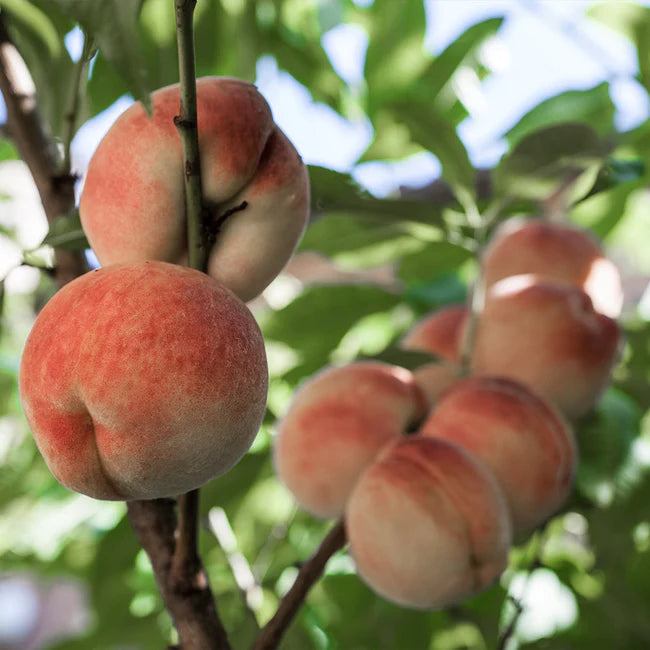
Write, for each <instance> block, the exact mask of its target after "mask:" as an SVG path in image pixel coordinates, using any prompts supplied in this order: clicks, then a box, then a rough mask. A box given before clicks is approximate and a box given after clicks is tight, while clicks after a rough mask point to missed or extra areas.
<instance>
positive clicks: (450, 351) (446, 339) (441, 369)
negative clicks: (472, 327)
mask: <svg viewBox="0 0 650 650" xmlns="http://www.w3.org/2000/svg"><path fill="white" fill-rule="evenodd" d="M466 318H467V308H466V307H465V305H448V306H445V307H440V308H439V309H436V310H435V311H433V312H431V313H430V314H427V315H426V316H424V317H423V318H421V319H420V320H419V321H418V322H417V323H415V325H413V327H411V329H409V331H408V332H406V334H405V335H404V337H403V338H402V341H401V346H402V347H403V348H405V349H407V350H420V351H422V352H430V353H432V354H435V355H437V356H439V357H440V359H441V361H439V362H432V363H425V364H424V365H422V366H420V367H419V368H416V369H415V370H414V371H413V376H414V377H415V381H416V383H417V384H418V386H420V388H422V390H423V391H424V392H425V394H426V395H427V398H428V400H429V403H431V404H433V403H434V402H435V401H436V400H437V399H438V397H439V396H440V394H441V393H442V392H443V391H444V390H445V389H446V388H447V387H448V386H450V385H451V384H453V383H454V382H455V381H457V380H458V378H459V375H460V366H459V365H458V364H459V361H460V350H461V346H462V333H463V325H464V322H465V319H466Z"/></svg>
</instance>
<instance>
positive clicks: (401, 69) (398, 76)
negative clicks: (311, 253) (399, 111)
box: [365, 0, 428, 118]
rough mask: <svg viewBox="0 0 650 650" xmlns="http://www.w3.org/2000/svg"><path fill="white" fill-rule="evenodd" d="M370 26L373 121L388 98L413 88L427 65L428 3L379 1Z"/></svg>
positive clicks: (368, 57)
mask: <svg viewBox="0 0 650 650" xmlns="http://www.w3.org/2000/svg"><path fill="white" fill-rule="evenodd" d="M366 26H367V30H368V37H369V41H368V50H367V52H366V65H365V78H366V83H367V87H368V114H369V115H370V117H371V118H372V117H373V116H374V114H375V112H376V110H377V109H378V108H380V107H381V106H382V105H383V104H384V102H385V101H386V100H387V99H390V98H395V97H397V96H399V95H400V94H401V92H400V91H402V90H403V89H405V88H409V87H411V85H412V83H413V82H415V80H416V79H417V78H418V77H419V75H420V74H421V72H422V71H423V69H424V68H425V66H426V64H427V59H428V57H427V56H426V54H425V52H424V47H423V46H424V33H425V26H426V20H425V14H424V4H423V3H422V2H419V1H418V2H395V1H394V0H375V2H374V3H373V5H372V7H371V9H370V10H369V12H368V16H367V20H366ZM396 34H399V35H400V36H399V38H396V37H395V35H396Z"/></svg>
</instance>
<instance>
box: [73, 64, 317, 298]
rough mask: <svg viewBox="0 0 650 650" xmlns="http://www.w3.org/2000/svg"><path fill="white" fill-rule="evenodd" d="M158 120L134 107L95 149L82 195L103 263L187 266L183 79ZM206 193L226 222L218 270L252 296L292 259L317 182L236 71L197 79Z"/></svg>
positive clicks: (216, 253) (211, 269)
mask: <svg viewBox="0 0 650 650" xmlns="http://www.w3.org/2000/svg"><path fill="white" fill-rule="evenodd" d="M152 104H153V119H149V118H148V116H147V114H146V112H145V110H144V108H143V107H142V105H141V104H134V105H133V106H131V107H130V108H129V109H127V110H126V111H125V112H124V113H123V114H122V115H121V116H120V117H119V118H118V120H117V121H116V122H115V124H114V125H113V126H112V127H111V129H110V130H109V131H108V133H107V134H106V136H105V137H104V139H103V140H102V141H101V143H100V144H99V147H98V148H97V151H96V152H95V154H94V155H93V157H92V159H91V161H90V165H89V167H88V172H87V174H86V180H85V184H84V188H83V192H82V195H81V202H80V206H79V212H80V215H81V222H82V224H83V228H84V231H85V232H86V235H87V236H88V240H89V242H90V245H91V246H92V248H93V250H94V251H95V253H96V255H97V257H98V259H99V261H100V262H101V263H102V264H115V263H123V262H127V263H131V262H141V261H145V260H163V261H167V262H175V263H179V264H182V263H185V261H186V259H187V238H186V233H185V230H186V225H185V222H186V220H185V204H184V189H183V175H184V169H183V159H182V148H181V141H180V137H179V135H178V132H177V130H176V127H175V125H174V116H175V115H177V114H178V111H179V106H180V99H179V86H178V84H176V85H173V86H168V87H166V88H162V89H160V90H157V91H156V92H154V93H153V94H152ZM197 114H198V131H199V148H200V152H201V174H202V184H203V199H204V203H205V206H206V208H208V209H209V213H210V217H211V218H212V219H213V220H217V219H218V218H219V217H220V216H222V215H224V213H226V212H227V211H228V210H230V209H232V208H234V207H236V206H240V205H241V204H242V203H243V202H244V201H246V202H247V206H246V207H245V208H244V209H242V210H239V211H237V212H234V213H233V214H231V215H230V216H229V217H228V218H227V219H226V220H225V221H224V222H223V224H222V226H221V228H220V229H219V232H218V235H217V239H216V242H215V244H214V245H213V246H212V248H211V250H210V255H209V261H208V273H209V274H210V275H211V276H212V277H214V278H216V279H217V280H220V281H221V282H222V283H223V284H225V285H226V286H227V287H228V288H229V289H231V290H232V291H234V292H235V293H236V294H237V295H238V296H239V297H240V298H241V299H242V300H250V299H252V298H254V297H255V296H257V295H258V294H259V293H261V292H262V290H263V289H264V288H265V287H266V286H267V285H268V284H269V283H270V282H271V280H273V278H275V276H276V275H277V274H278V273H279V272H280V271H281V270H282V268H283V267H284V265H285V264H286V263H287V261H288V259H289V257H290V256H291V254H292V253H293V250H294V248H295V247H296V245H297V243H298V240H299V239H300V236H301V234H302V232H303V230H304V228H305V224H306V220H307V215H308V204H309V181H308V177H307V173H306V170H305V166H304V165H303V163H302V160H301V159H300V156H299V155H298V153H297V152H296V150H295V149H294V147H293V145H292V144H291V143H290V142H289V140H288V139H287V138H286V136H285V135H284V134H283V133H282V131H280V129H279V128H278V127H277V126H276V125H275V124H274V122H273V117H272V115H271V110H270V109H269V106H268V104H267V103H266V101H265V100H264V98H263V97H262V96H261V95H260V94H259V92H258V91H257V89H256V88H255V86H253V85H252V84H249V83H247V82H245V81H241V80H239V79H233V78H229V77H204V78H202V79H199V80H198V81H197Z"/></svg>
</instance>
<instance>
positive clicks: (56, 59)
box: [5, 0, 86, 136]
mask: <svg viewBox="0 0 650 650" xmlns="http://www.w3.org/2000/svg"><path fill="white" fill-rule="evenodd" d="M21 4H22V3H21ZM28 4H30V5H33V7H32V9H33V10H34V11H36V12H38V15H39V16H40V17H41V18H42V20H43V21H46V22H47V25H48V27H47V32H48V34H50V35H49V36H48V37H47V39H46V40H44V39H43V37H42V34H41V33H40V32H39V31H35V30H34V29H33V25H32V24H31V23H30V22H24V21H23V20H21V19H20V16H18V15H14V14H13V13H11V11H10V9H11V8H10V7H5V9H7V14H8V15H9V20H8V21H7V29H8V31H9V34H10V36H11V39H12V41H13V43H14V44H15V45H16V48H17V49H18V51H19V52H20V54H21V56H22V57H23V59H24V60H25V63H26V64H27V67H28V68H29V72H30V74H31V76H32V78H33V80H34V84H35V86H36V96H37V100H38V107H39V113H40V115H41V116H42V117H43V119H44V121H45V123H46V125H47V127H48V130H49V131H50V132H51V133H53V134H54V135H55V136H60V135H62V133H63V132H64V124H65V115H66V112H67V111H68V110H69V107H70V102H71V89H72V86H73V82H74V75H75V70H74V68H75V65H74V63H73V61H72V59H71V58H70V55H69V54H68V52H67V50H66V49H65V47H64V44H63V39H64V36H65V34H66V33H67V31H68V30H69V29H70V28H71V26H72V23H71V22H70V21H67V20H66V19H65V17H62V16H61V15H60V13H59V12H58V10H57V9H56V7H54V6H53V5H48V4H47V3H46V2H43V1H42V0H40V1H35V2H30V3H28ZM46 8H47V11H46ZM54 35H56V43H55V41H54ZM85 107H86V103H85V102H83V101H82V102H81V106H80V110H79V117H80V119H82V120H83V119H85V118H86V112H85V111H86V108H85Z"/></svg>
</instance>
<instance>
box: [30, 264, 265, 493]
mask: <svg viewBox="0 0 650 650" xmlns="http://www.w3.org/2000/svg"><path fill="white" fill-rule="evenodd" d="M266 391H267V369H266V356H265V352H264V341H263V339H262V335H261V333H260V330H259V328H258V326H257V324H256V322H255V320H254V319H253V316H252V315H251V313H250V311H249V310H248V309H247V308H246V306H245V305H244V304H243V303H242V302H241V301H240V300H239V299H238V298H237V297H236V296H235V295H234V294H232V293H231V292H230V291H229V290H228V289H226V288H225V287H224V286H223V285H221V284H220V283H219V282H217V281H216V280H214V279H213V278H210V277H208V276H207V275H205V274H203V273H199V272H198V271H194V270H192V269H187V268H183V267H180V266H175V265H172V264H167V263H164V262H146V263H141V264H134V265H117V266H111V267H105V268H103V269H100V270H96V271H92V272H90V273H86V274H85V275H83V276H81V277H79V278H77V279H76V280H74V281H73V282H70V283H69V284H67V285H66V286H65V287H63V289H61V290H60V291H59V292H58V293H56V294H55V295H54V297H53V298H52V299H51V300H50V301H49V302H48V303H47V305H46V306H45V308H44V309H43V310H42V311H41V313H40V314H39V316H38V318H37V319H36V322H35V324H34V327H33V328H32V331H31V333H30V334H29V337H28V339H27V343H26V345H25V349H24V352H23V356H22V360H21V366H20V395H21V399H22V403H23V408H24V411H25V415H26V417H27V421H28V422H29V424H30V426H31V428H32V432H33V434H34V437H35V439H36V443H37V444H38V447H39V449H40V450H41V453H42V454H43V456H44V458H45V461H46V462H47V464H48V466H49V467H50V469H51V471H52V473H53V474H54V476H55V477H56V478H57V479H58V480H59V481H60V482H61V483H63V485H65V486H67V487H69V488H70V489H72V490H76V491H78V492H81V493H83V494H87V495H89V496H92V497H95V498H97V499H113V500H121V499H124V500H131V499H154V498H158V497H170V496H174V495H177V494H180V493H183V492H186V491H188V490H191V489H193V488H196V487H199V486H200V485H202V484H204V483H206V482H207V481H209V480H211V479H212V478H214V477H215V476H218V475H219V474H222V473H224V472H225V471H227V470H228V469H229V468H230V467H232V466H233V465H234V464H235V463H236V462H237V461H238V460H239V458H240V457H241V456H242V455H243V454H244V453H245V452H246V450H247V449H248V448H249V446H250V445H251V443H252V441H253V438H254V437H255V434H256V433H257V430H258V428H259V426H260V423H261V420H262V417H263V414H264V409H265V404H266Z"/></svg>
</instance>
